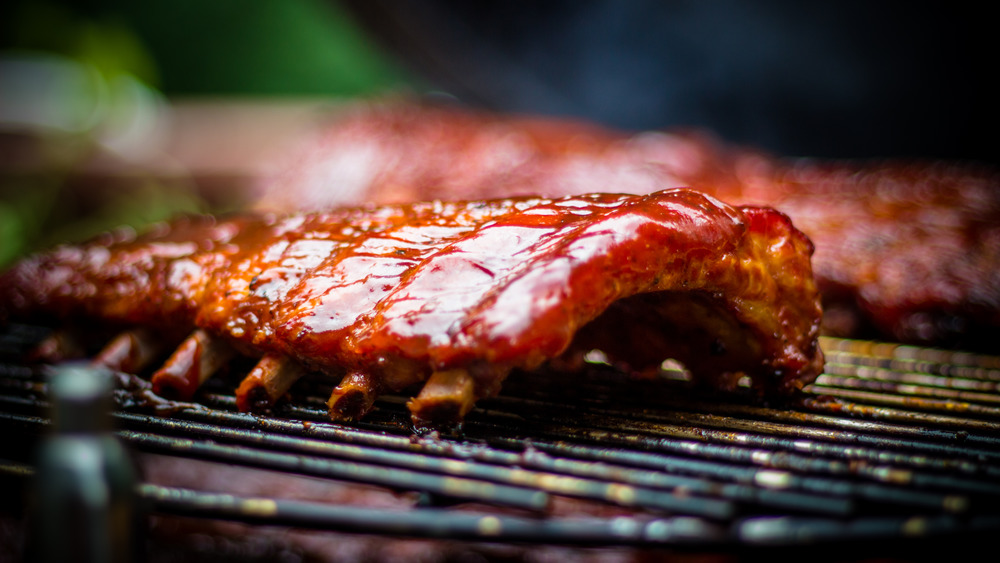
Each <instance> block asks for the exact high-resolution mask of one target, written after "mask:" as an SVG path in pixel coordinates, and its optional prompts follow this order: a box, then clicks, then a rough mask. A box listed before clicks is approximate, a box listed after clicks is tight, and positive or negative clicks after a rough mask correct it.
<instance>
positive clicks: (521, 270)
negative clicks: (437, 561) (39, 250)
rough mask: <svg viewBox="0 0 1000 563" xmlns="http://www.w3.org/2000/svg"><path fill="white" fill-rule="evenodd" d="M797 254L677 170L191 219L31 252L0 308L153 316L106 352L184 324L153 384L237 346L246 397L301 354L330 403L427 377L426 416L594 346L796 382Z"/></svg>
mask: <svg viewBox="0 0 1000 563" xmlns="http://www.w3.org/2000/svg"><path fill="white" fill-rule="evenodd" d="M811 253H812V245H811V243H810V242H809V240H808V239H807V238H806V237H805V236H804V235H802V234H801V233H800V232H799V231H797V230H796V229H795V228H794V227H793V226H792V224H791V223H790V222H789V220H788V218H787V217H786V216H784V215H783V214H781V213H778V212H775V211H773V210H769V209H765V208H754V207H745V208H735V207H731V206H728V205H726V204H723V203H721V202H719V201H717V200H715V199H714V198H712V197H709V196H705V195H703V194H701V193H699V192H695V191H691V190H683V189H681V190H668V191H661V192H656V193H653V194H650V195H646V196H634V195H614V194H591V195H581V196H572V197H566V198H562V199H545V198H538V197H522V198H510V199H500V200H488V201H471V202H439V201H435V202H428V203H415V204H400V205H387V206H380V207H374V206H369V207H361V208H350V209H342V210H337V211H330V212H323V213H312V214H294V215H289V216H278V215H273V214H260V215H242V216H236V217H230V218H226V219H213V218H210V217H196V218H186V219H181V220H177V221H175V222H173V223H170V224H169V225H163V226H161V227H160V228H156V229H153V230H151V231H150V232H147V233H145V234H142V235H140V236H134V235H132V234H130V233H116V234H109V235H106V236H103V237H99V238H98V239H96V240H93V241H91V242H89V243H87V244H83V245H78V246H64V247H60V248H57V249H55V250H53V251H51V252H48V253H44V254H40V255H36V256H33V257H29V258H27V259H25V260H24V261H22V262H20V263H18V264H16V265H15V266H14V267H13V268H12V269H10V270H9V271H7V272H6V273H4V274H3V275H2V278H0V315H2V314H6V315H7V316H9V317H25V316H29V317H33V318H38V316H40V315H47V316H51V317H55V318H59V319H90V320H99V321H101V322H104V323H113V324H116V325H121V326H123V327H126V328H127V327H146V329H147V330H145V331H135V330H133V331H130V332H129V333H128V335H127V337H122V338H120V339H118V340H116V342H115V344H114V346H111V347H110V348H109V350H108V351H106V352H105V353H103V354H101V355H100V356H99V357H104V358H135V357H141V356H142V354H139V353H136V352H130V350H132V349H133V348H134V347H136V346H140V345H141V346H147V345H148V344H149V340H150V337H149V336H148V334H149V332H150V330H149V329H153V331H154V332H155V331H159V332H160V333H162V334H167V333H179V332H183V333H187V332H189V331H194V332H192V333H191V336H189V337H188V338H187V340H185V341H184V343H183V344H181V346H180V347H178V348H177V350H176V351H175V352H174V356H173V357H172V358H171V359H170V360H168V361H167V363H166V364H164V365H163V367H161V368H160V369H159V370H158V371H157V372H156V373H155V374H154V375H153V383H154V388H157V389H158V390H159V391H161V392H165V391H173V392H175V393H176V394H179V395H181V396H189V395H190V394H192V393H193V392H194V391H195V390H196V389H197V386H198V384H199V383H200V382H201V381H203V380H204V379H205V378H206V377H208V376H210V375H211V373H212V372H213V371H214V370H215V369H217V367H218V364H219V363H220V361H223V362H224V361H225V359H226V358H228V357H229V355H228V353H227V350H235V351H237V352H239V353H243V354H246V355H250V356H253V357H259V358H261V360H260V363H259V364H258V365H257V367H256V368H255V369H254V370H253V372H251V374H250V375H249V376H247V378H246V379H245V380H244V382H243V384H242V385H241V386H240V389H239V391H238V399H239V402H240V406H241V407H243V408H252V407H254V405H256V404H258V403H260V402H263V403H265V404H266V403H269V402H271V401H273V400H275V399H277V398H278V397H280V396H281V394H282V393H283V392H284V390H286V389H287V388H288V386H289V385H291V383H292V382H294V380H295V379H296V378H297V377H299V376H300V375H302V373H304V372H305V371H309V370H315V371H320V372H323V373H326V374H328V375H329V376H332V377H337V378H340V380H341V383H340V385H339V386H338V387H337V389H336V390H335V391H334V394H333V396H332V397H331V400H330V411H331V414H332V415H333V416H334V417H338V418H354V417H357V416H361V415H363V414H364V412H366V411H367V410H368V409H370V408H371V404H372V401H373V400H374V398H375V397H376V396H377V395H378V394H379V393H382V392H385V391H390V390H391V391H399V390H403V389H405V388H407V387H411V386H414V385H416V384H423V387H422V390H421V391H420V393H419V394H418V395H417V397H416V398H415V399H413V400H412V401H411V403H410V405H409V406H410V409H411V411H412V412H413V416H414V418H415V420H416V421H417V422H418V423H420V424H427V425H437V424H447V423H452V422H457V421H460V420H461V419H462V418H463V417H464V415H465V414H466V413H467V412H468V410H469V409H470V408H471V407H472V405H473V403H474V402H475V401H476V400H477V399H479V398H482V397H488V396H491V395H494V394H496V393H497V391H498V390H499V387H500V384H501V382H502V380H503V379H504V377H505V376H506V374H507V373H508V372H509V371H510V370H511V369H514V368H522V369H532V368H534V367H536V366H538V365H539V364H541V363H542V362H544V361H546V360H550V359H552V358H556V357H559V356H564V357H565V355H567V354H569V355H572V354H582V353H584V352H586V351H589V350H592V349H600V350H601V351H603V352H604V353H605V354H606V356H607V357H608V358H609V359H610V360H611V361H613V362H616V363H622V364H625V365H628V366H630V367H631V368H632V369H633V370H636V371H637V372H641V371H643V370H655V369H656V368H657V367H658V366H659V365H660V363H662V361H663V360H664V359H667V358H673V359H676V360H679V361H681V362H683V363H684V364H685V366H686V367H687V368H688V369H689V370H690V371H691V372H692V374H693V376H694V377H695V378H696V379H697V380H698V381H700V382H704V383H706V384H708V385H713V386H716V387H721V388H727V387H732V386H735V385H736V381H737V380H738V379H739V378H741V377H743V376H749V377H750V378H751V379H752V381H753V385H754V386H755V387H756V388H757V389H759V390H760V391H761V392H762V393H788V392H791V391H793V390H795V389H797V388H800V387H801V386H802V385H803V384H805V383H807V382H809V381H811V380H812V379H813V378H815V377H816V376H817V375H818V374H819V372H820V370H821V368H822V354H821V352H820V350H819V348H818V345H817V335H818V326H819V321H820V315H821V312H820V305H819V302H818V293H817V290H816V286H815V283H814V280H813V277H812V273H811V266H810V255H811ZM4 311H5V313H4ZM143 333H144V334H146V335H147V336H145V337H140V334H143ZM142 340H145V341H146V344H141V341H142ZM137 343H138V344H137ZM123 346H124V347H125V348H127V350H124V351H123V348H122V347H123ZM220 358H221V360H220Z"/></svg>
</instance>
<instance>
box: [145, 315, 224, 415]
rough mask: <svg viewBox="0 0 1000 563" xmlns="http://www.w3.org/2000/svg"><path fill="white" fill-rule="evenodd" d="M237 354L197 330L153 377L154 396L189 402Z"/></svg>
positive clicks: (220, 341) (219, 341) (218, 340)
mask: <svg viewBox="0 0 1000 563" xmlns="http://www.w3.org/2000/svg"><path fill="white" fill-rule="evenodd" d="M235 355H236V351H235V350H233V349H232V348H231V347H230V346H229V345H228V344H226V343H225V342H223V341H222V340H220V339H217V338H213V337H211V336H209V335H208V333H206V332H205V331H203V330H201V329H198V330H195V331H194V332H192V333H191V335H190V336H188V337H187V339H185V340H184V342H182V343H181V345H180V346H178V347H177V350H175V351H174V353H173V355H171V356H170V359H168V360H167V361H166V362H165V363H164V364H163V367H161V368H160V369H159V370H157V372H156V373H154V374H153V378H152V383H153V392H154V393H156V394H157V395H165V394H166V395H172V396H175V397H177V398H180V399H183V400H187V399H190V398H191V397H192V396H194V394H195V392H196V391H197V390H198V388H199V387H201V384H202V383H204V382H205V381H206V380H207V379H208V378H209V377H211V376H212V375H213V374H214V373H215V372H217V371H218V370H219V368H221V367H222V366H223V365H224V364H226V363H228V362H229V361H230V360H231V359H232V358H233V357H234V356H235Z"/></svg>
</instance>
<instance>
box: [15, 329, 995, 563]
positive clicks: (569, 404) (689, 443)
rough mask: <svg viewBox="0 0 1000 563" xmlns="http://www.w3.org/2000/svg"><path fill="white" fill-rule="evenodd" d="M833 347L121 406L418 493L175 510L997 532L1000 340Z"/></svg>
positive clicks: (26, 384) (846, 540) (487, 528)
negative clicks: (765, 376)
mask: <svg viewBox="0 0 1000 563" xmlns="http://www.w3.org/2000/svg"><path fill="white" fill-rule="evenodd" d="M41 334H42V332H40V331H39V330H38V329H36V328H34V327H23V326H14V327H11V328H10V329H8V330H7V332H5V333H4V334H3V336H2V338H0V354H2V357H3V361H2V362H0V431H2V432H4V433H5V435H8V436H17V437H18V438H17V439H16V440H11V446H10V447H9V448H7V449H5V451H4V454H3V455H2V457H3V458H5V461H3V463H0V473H3V474H6V475H7V476H15V477H16V476H24V475H29V474H30V473H31V466H30V462H31V454H30V449H31V446H32V444H33V443H34V441H35V440H37V437H38V436H40V435H41V434H42V433H43V432H44V430H45V429H46V427H47V426H48V424H49V421H48V420H47V418H46V411H45V407H46V396H45V383H44V382H45V377H44V369H42V368H40V367H37V366H27V365H25V364H23V363H21V361H20V360H19V359H18V358H19V357H20V354H22V353H23V351H24V350H25V349H26V348H27V347H29V346H30V345H31V343H32V342H34V341H36V340H37V339H38V338H39V337H40V335H41ZM822 345H823V348H824V351H825V352H826V355H827V358H828V365H827V369H826V373H824V375H822V376H821V377H820V378H819V379H818V380H817V381H816V383H815V384H813V385H811V386H809V387H808V388H807V389H806V392H805V393H804V394H803V396H802V397H800V398H798V399H796V400H795V401H794V402H792V403H790V404H782V405H761V404H758V403H756V402H754V401H753V400H751V399H750V398H749V397H741V396H729V397H719V396H708V395H705V394H702V393H700V392H698V391H697V390H695V389H692V388H691V387H690V385H689V384H688V382H687V381H686V378H685V376H684V374H683V372H681V371H678V370H670V369H666V370H664V372H663V374H662V380H661V381H656V382H648V381H629V380H628V379H629V377H628V376H627V375H626V374H623V373H619V372H617V371H615V370H614V369H613V368H611V367H609V366H606V365H601V364H593V365H590V366H589V367H588V368H587V370H586V373H583V374H575V375H572V376H569V375H567V374H560V373H557V372H553V373H549V374H544V376H543V375H539V374H514V375H513V376H512V378H511V380H510V381H509V382H508V383H507V384H506V385H505V387H504V394H503V396H501V397H498V398H495V399H492V400H486V401H481V402H480V404H479V405H478V408H477V409H476V410H475V411H473V412H472V413H470V415H469V416H468V417H467V420H466V422H465V424H464V426H463V427H462V428H461V429H460V431H457V432H454V433H451V434H429V435H417V434H414V432H413V429H412V428H411V427H410V422H409V413H408V412H407V411H406V409H405V404H404V403H405V398H403V397H396V396H389V397H385V398H383V399H380V401H379V402H378V404H377V408H376V409H375V411H374V412H372V413H371V414H370V415H369V416H368V417H367V418H366V419H365V420H364V421H362V422H360V423H357V424H351V425H345V424H334V423H331V422H329V421H328V419H327V417H326V412H325V407H324V400H325V397H326V396H327V395H328V393H329V391H330V388H331V385H330V382H324V381H322V380H321V379H320V378H312V379H311V380H309V381H304V382H302V383H301V384H300V385H299V386H298V387H296V388H295V389H294V391H293V394H292V396H291V397H290V399H289V400H288V401H287V402H286V403H285V404H283V405H281V406H279V407H278V408H276V409H275V410H274V412H273V413H271V414H268V415H266V416H251V415H247V414H242V413H239V412H237V411H236V409H235V405H234V400H233V397H232V389H233V386H234V384H235V382H237V381H238V380H239V375H240V374H239V373H234V374H232V377H231V378H221V379H219V380H216V381H212V382H210V384H209V385H208V386H207V387H206V388H205V389H204V390H203V391H202V392H201V393H200V395H199V396H198V400H197V404H188V405H177V406H175V408H173V409H170V410H168V411H162V412H153V411H152V410H151V409H150V408H149V407H148V406H143V405H142V404H141V402H136V401H122V402H121V404H120V406H119V410H118V411H117V412H116V413H115V419H116V421H117V423H118V426H119V428H120V430H119V432H118V434H119V436H120V438H121V439H122V440H123V441H124V442H125V443H126V444H128V445H129V446H130V447H131V448H132V449H133V450H134V451H136V452H139V453H140V454H141V455H143V456H153V457H154V458H155V459H167V460H174V461H176V460H184V459H191V460H198V461H199V462H202V463H203V462H210V463H217V464H224V465H225V466H226V467H227V468H232V467H236V468H237V470H238V471H244V472H245V474H246V475H251V474H252V472H264V473H265V474H266V475H269V476H272V477H270V478H277V479H279V480H280V479H281V476H282V475H288V476H292V475H294V476H308V477H309V478H311V479H322V480H329V481H330V482H331V483H338V484H345V483H346V484H347V486H349V487H361V488H366V489H368V488H371V489H378V490H389V491H394V492H396V493H397V494H398V497H397V498H400V499H403V500H402V501H401V502H402V506H393V507H389V508H385V507H379V506H372V505H370V504H366V503H365V502H356V503H330V502H321V501H310V500H303V499H300V498H283V497H282V496H280V495H270V496H255V495H246V494H237V493H233V492H231V491H227V490H219V489H218V488H212V486H210V485H209V484H206V486H205V487H204V488H203V487H192V486H178V485H176V484H174V483H169V482H162V481H161V482H146V483H144V484H142V485H141V487H140V491H139V492H140V494H141V496H142V497H143V498H145V499H146V500H147V501H148V503H149V506H150V507H151V508H152V510H153V511H154V512H155V513H157V514H164V515H183V516H194V517H197V518H210V519H220V520H231V521H239V522H245V523H250V524H253V525H279V526H292V527H295V528H306V529H321V530H333V531H339V532H352V533H355V532H357V533H365V534H379V535H385V536H393V537H399V536H403V537H418V538H448V539H461V540H487V541H489V542H528V543H545V544H574V545H591V544H596V545H628V546H669V547H683V548H692V547H709V546H711V548H712V549H726V548H734V549H749V548H753V547H756V546H779V547H792V548H794V547H797V546H807V545H814V544H816V543H826V544H828V545H838V546H843V545H850V544H851V542H870V541H872V540H876V541H878V542H882V543H888V544H889V545H891V544H892V543H893V542H899V543H900V544H902V543H903V542H911V541H913V540H914V539H915V538H927V539H930V540H935V539H952V538H963V539H966V538H977V539H982V540H986V539H988V538H990V536H991V535H992V534H996V533H998V532H1000V392H998V386H1000V358H997V357H989V356H982V355H972V354H967V353H961V352H949V351H942V350H930V349H925V348H915V347H907V346H899V345H893V344H886V343H875V342H861V341H850V340H839V339H829V338H828V339H824V340H823V342H822ZM234 371H238V370H234ZM133 384H135V380H133ZM177 467H183V465H182V464H181V465H178V466H177ZM220 467H221V465H220ZM275 475H276V477H273V476H275ZM188 485H190V484H188Z"/></svg>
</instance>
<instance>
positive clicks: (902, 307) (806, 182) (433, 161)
mask: <svg viewBox="0 0 1000 563" xmlns="http://www.w3.org/2000/svg"><path fill="white" fill-rule="evenodd" d="M294 152H295V154H294V157H293V158H292V159H291V162H290V163H289V166H287V171H286V172H285V173H283V174H282V175H280V176H278V177H277V178H275V179H274V180H273V182H272V183H271V184H270V185H269V186H268V187H267V188H266V189H265V191H264V193H263V196H262V197H261V199H260V201H259V207H260V208H264V209H281V210H301V209H310V208H327V207H329V206H333V205H344V204H355V203H359V202H366V201H376V202H402V201H416V200H421V199H433V198H441V199H481V198H493V197H510V196H516V195H525V194H539V195H543V196H547V197H554V196H563V195H569V194H579V193H591V192H602V191H614V192H620V193H621V192H623V193H636V194H642V193H651V192H653V191H656V190H659V189H662V188H664V187H669V186H687V187H692V188H695V189H698V190H701V191H704V192H706V193H709V194H711V195H713V196H715V197H717V198H719V199H721V200H723V201H726V202H730V203H735V204H743V205H763V206H769V207H774V208H776V209H778V210H780V211H782V212H785V213H787V214H788V215H789V216H790V217H791V218H792V220H793V221H794V222H795V225H796V227H798V228H800V229H802V231H803V232H805V233H806V234H807V235H808V236H809V238H810V239H811V240H812V241H813V243H814V244H815V245H816V254H815V257H814V260H813V265H814V269H815V274H816V277H817V280H818V283H819V286H820V291H821V293H822V295H823V299H824V305H825V309H826V310H827V316H826V318H825V320H824V323H825V324H824V330H825V331H826V332H827V333H829V334H831V335H836V336H853V337H869V338H870V337H881V338H888V339H892V340H897V341H903V342H913V343H920V344H935V345H961V346H963V347H975V348H986V349H993V347H994V346H995V342H996V339H997V338H998V337H1000V174H998V173H997V171H995V170H989V169H985V168H982V167H976V166H974V165H972V164H957V163H921V162H865V163H852V162H817V161H812V160H803V159H798V160H781V159H777V158H774V157H772V156H770V155H766V154H763V153H761V152H758V151H753V150H748V149H743V148H736V147H731V146H727V145H724V144H722V143H720V142H718V141H717V140H716V139H713V138H711V137H710V136H706V135H704V134H699V133H695V132H683V131H673V132H669V133H662V132H644V133H639V134H634V135H627V134H623V133H619V132H614V131H609V130H605V129H601V128H599V127H595V126H589V125H586V124H581V123H575V122H566V121H557V120H545V119H538V118H524V117H506V116H497V115H490V114H484V113H471V112H464V111H459V110H455V109H443V108H435V107H424V106H417V105H413V104H406V103H400V104H392V103H386V104H372V105H370V106H365V105H360V106H356V107H354V108H352V109H351V110H350V111H347V112H345V115H344V116H343V118H342V119H340V120H338V121H337V122H336V123H335V124H334V125H333V126H332V127H330V128H329V129H327V130H326V132H325V134H324V135H323V136H322V137H321V138H319V139H311V140H310V143H308V145H307V146H305V147H304V148H303V149H302V150H301V151H294Z"/></svg>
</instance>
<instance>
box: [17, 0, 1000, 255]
mask: <svg viewBox="0 0 1000 563" xmlns="http://www.w3.org/2000/svg"><path fill="white" fill-rule="evenodd" d="M987 10H988V8H987V5H986V4H984V3H977V4H974V5H971V4H970V5H965V4H964V3H946V4H941V3H936V4H934V5H933V6H931V5H921V4H920V3H905V2H861V1H839V2H825V3H805V2H794V1H782V0H760V1H756V2H739V1H736V0H728V1H727V0H717V1H694V0H692V1H676V0H670V1H666V0H663V1H655V0H649V1H644V0H632V1H627V2H619V1H613V0H578V1H569V0H549V1H536V2H531V1H523V0H517V1H513V0H511V1H489V2H466V1H459V0H408V1H403V0H198V1H195V0H172V1H165V0H154V1H145V2H135V1H125V0H90V1H73V2H71V1H68V0H13V1H8V2H6V3H4V6H3V7H2V8H0V22H2V23H0V26H2V28H0V29H2V37H0V266H2V265H3V264H6V263H8V262H9V261H10V260H12V259H13V258H14V257H16V256H18V255H20V254H22V253H24V252H26V251H29V250H31V249H33V248H36V247H39V246H42V245H49V244H52V243H53V242H57V241H62V240H76V239H79V238H81V237H83V236H88V235H90V234H93V233H94V232H97V231H100V230H103V229H106V228H110V227H113V226H116V225H118V224H122V223H127V224H132V225H136V226H141V225H142V224H145V223H148V222H150V221H156V220H159V219H162V218H165V217H168V216H170V215H172V214H174V213H176V212H183V211H205V210H212V211H218V210H225V209H227V208H233V207H238V206H239V205H240V203H241V201H242V199H243V198H245V197H246V196H245V190H244V188H245V186H246V185H247V183H248V182H251V181H252V180H253V178H255V177H259V176H261V175H265V174H268V173H270V172H272V169H273V167H274V166H276V162H278V159H277V155H279V154H280V152H281V148H282V147H283V146H287V145H288V144H289V143H292V142H294V140H295V139H296V138H298V137H299V136H301V134H302V132H303V131H305V130H307V129H309V128H310V127H315V126H316V124H317V123H321V122H322V121H323V119H324V118H325V116H327V115H329V114H330V113H331V112H335V111H336V108H337V107H338V106H340V105H342V104H347V103H350V101H352V100H357V99H361V98H371V97H381V96H389V95H391V96H414V97H430V98H435V99H439V100H442V101H446V102H447V103H453V104H461V105H466V106H471V107H482V108H487V109H491V110H496V111H504V112H519V113H540V114H548V115H558V116H572V117H578V118H583V119H588V120H593V121H596V122H599V123H602V124H605V125H608V126H612V127H616V128H622V129H629V130H644V129H661V128H672V127H690V126H695V127H701V128H705V129H708V130H710V131H712V132H714V133H715V134H717V135H718V136H720V137H721V138H723V139H725V140H727V141H730V142H734V143H741V144H748V145H753V146H755V147H758V148H762V149H765V150H767V151H770V152H772V153H774V154H777V155H784V156H813V157H822V158H884V157H905V158H924V159H951V160H966V161H974V162H981V163H985V164H988V165H994V166H995V165H997V164H1000V150H998V149H1000V147H998V140H997V135H996V134H995V133H994V132H995V131H996V127H997V125H998V111H997V108H996V104H995V102H994V98H995V93H994V92H995V89H994V86H993V84H992V82H993V81H992V80H990V78H991V76H990V75H991V74H993V72H994V70H995V68H996V55H997V47H996V41H995V39H994V37H993V35H994V30H993V29H992V27H993V24H992V22H993V19H992V18H991V17H989V12H987Z"/></svg>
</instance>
